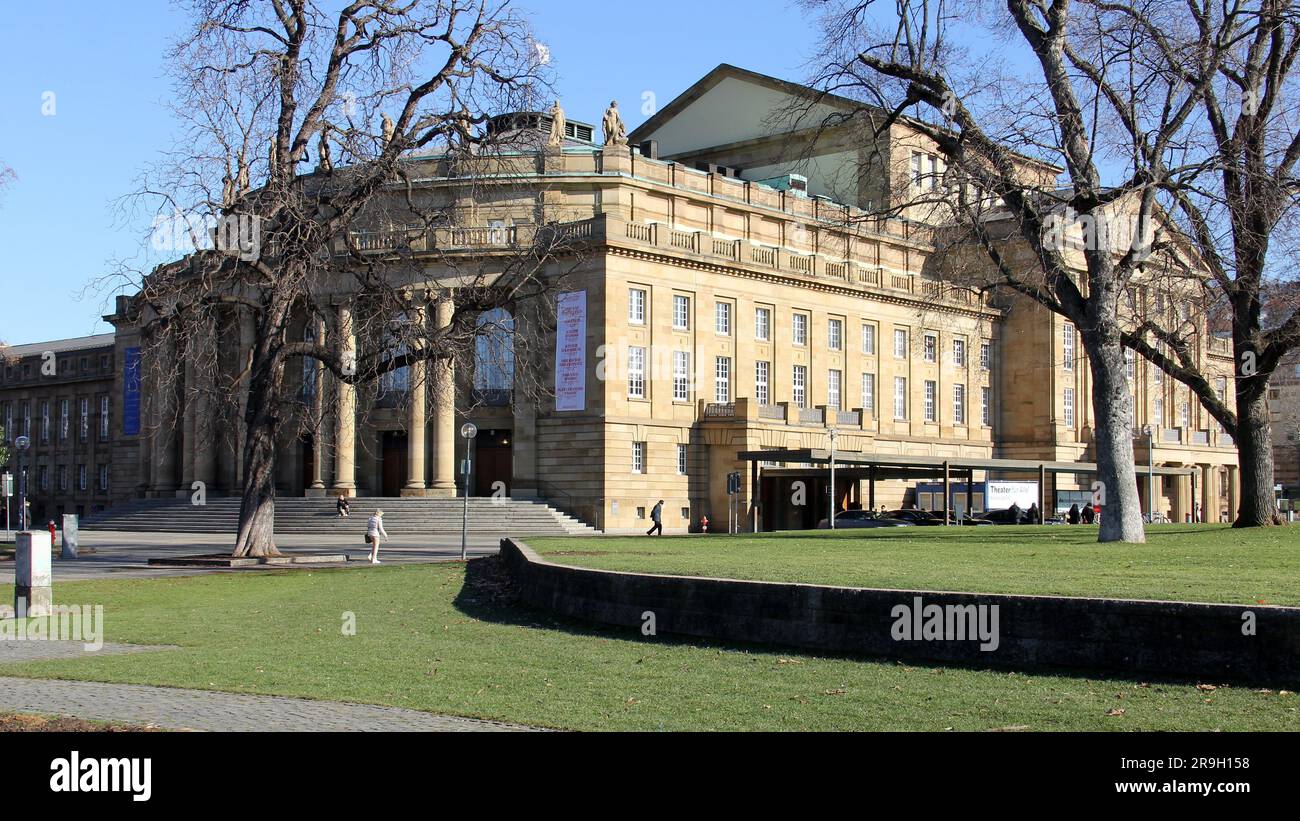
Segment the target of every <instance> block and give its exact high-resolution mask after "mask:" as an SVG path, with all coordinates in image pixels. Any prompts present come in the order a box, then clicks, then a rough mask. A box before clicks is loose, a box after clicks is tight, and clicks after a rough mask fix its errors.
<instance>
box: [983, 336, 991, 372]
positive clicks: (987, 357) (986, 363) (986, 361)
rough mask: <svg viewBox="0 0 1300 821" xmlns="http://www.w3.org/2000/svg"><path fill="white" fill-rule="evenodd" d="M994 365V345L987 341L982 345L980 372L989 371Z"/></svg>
mask: <svg viewBox="0 0 1300 821" xmlns="http://www.w3.org/2000/svg"><path fill="white" fill-rule="evenodd" d="M992 365H993V343H992V342H989V341H988V340H987V339H986V340H984V341H983V342H981V343H980V370H983V371H987V370H988V369H989V368H990V367H991V366H992Z"/></svg>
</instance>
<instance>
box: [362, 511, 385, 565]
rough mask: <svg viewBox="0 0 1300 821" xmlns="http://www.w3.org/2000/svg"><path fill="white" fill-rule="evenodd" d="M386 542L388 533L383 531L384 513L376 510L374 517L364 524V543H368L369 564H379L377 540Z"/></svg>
mask: <svg viewBox="0 0 1300 821" xmlns="http://www.w3.org/2000/svg"><path fill="white" fill-rule="evenodd" d="M381 536H382V537H383V539H384V541H388V531H386V530H384V511H382V510H376V511H375V515H374V516H371V517H370V521H369V522H367V523H366V541H367V542H369V543H370V563H371V564H379V538H380V537H381Z"/></svg>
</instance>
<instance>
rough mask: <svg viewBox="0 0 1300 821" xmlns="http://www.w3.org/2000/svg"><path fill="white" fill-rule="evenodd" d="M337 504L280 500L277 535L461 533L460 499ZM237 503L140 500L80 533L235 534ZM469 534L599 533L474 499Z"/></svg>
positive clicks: (520, 504)
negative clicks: (379, 530)
mask: <svg viewBox="0 0 1300 821" xmlns="http://www.w3.org/2000/svg"><path fill="white" fill-rule="evenodd" d="M334 502H335V500H334V499H333V498H324V499H319V498H302V497H281V498H277V499H276V500H275V531H276V532H277V533H338V534H350V535H356V534H358V533H360V532H362V531H364V530H365V527H366V520H367V519H369V518H370V515H371V514H372V513H373V512H374V511H375V509H376V508H380V509H382V510H383V511H384V529H385V530H387V531H388V532H389V534H391V535H398V534H402V535H412V534H434V535H450V534H458V533H460V531H461V513H462V511H463V509H464V504H465V501H464V500H463V499H441V498H439V499H422V498H387V497H384V498H377V497H359V498H355V499H353V500H352V515H351V516H349V517H348V518H346V519H340V518H339V517H338V516H337V515H336V514H335V511H334ZM238 524H239V499H234V498H215V499H214V498H209V499H208V500H207V504H204V505H194V504H191V502H190V499H189V498H183V499H135V500H132V501H129V502H122V503H119V504H116V505H113V506H112V507H110V508H108V509H106V510H103V511H101V512H99V513H95V514H93V515H91V516H87V517H86V518H85V519H83V520H82V522H81V528H82V529H83V530H125V531H154V532H174V533H234V532H235V530H236V529H237V527H238ZM469 532H470V533H471V534H472V535H477V536H485V535H490V536H590V535H595V534H596V533H597V531H596V530H595V529H593V528H591V527H589V526H587V525H586V524H583V523H582V522H581V521H579V520H578V519H575V518H574V517H572V516H569V515H568V514H565V513H562V512H560V511H558V510H556V509H555V508H553V507H550V506H549V505H547V504H545V503H543V502H531V501H524V500H520V499H492V498H485V497H471V498H470V500H469Z"/></svg>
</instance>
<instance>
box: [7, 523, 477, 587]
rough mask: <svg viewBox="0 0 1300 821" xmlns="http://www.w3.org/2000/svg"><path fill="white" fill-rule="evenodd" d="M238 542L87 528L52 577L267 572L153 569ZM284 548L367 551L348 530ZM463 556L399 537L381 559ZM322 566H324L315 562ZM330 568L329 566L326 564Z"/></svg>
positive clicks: (434, 539) (447, 543) (442, 542)
mask: <svg viewBox="0 0 1300 821" xmlns="http://www.w3.org/2000/svg"><path fill="white" fill-rule="evenodd" d="M499 544H500V539H498V538H496V537H491V536H470V537H469V555H470V556H471V557H474V556H487V555H490V554H493V553H496V552H497V549H498V546H499ZM234 545H235V537H234V535H233V534H224V533H128V532H124V531H108V530H83V531H82V532H81V540H80V546H81V548H82V549H83V550H84V549H86V548H91V549H93V551H94V552H90V551H87V552H84V553H82V555H81V556H80V558H78V559H76V560H75V561H63V560H61V559H59V558H57V557H56V558H55V559H54V564H53V568H52V569H53V571H54V581H55V584H57V583H58V582H60V581H74V580H78V579H102V578H151V577H163V576H191V575H195V574H198V573H248V572H253V573H257V572H263V571H265V570H268V569H271V568H268V567H264V566H260V567H252V568H197V567H150V566H149V564H148V562H149V559H150V557H153V556H189V555H199V554H203V553H229V552H230V551H231V550H232V549H233V548H234ZM276 545H277V546H278V547H279V548H280V551H281V552H293V553H296V552H303V553H340V552H342V553H346V554H348V556H349V558H350V559H358V560H360V559H365V558H366V556H368V555H369V553H370V551H369V549H368V548H367V547H366V546H365V545H364V544H362V543H361V537H360V536H349V535H344V534H333V533H329V534H321V535H311V534H306V535H292V534H281V535H277V536H276ZM459 558H460V536H459V535H438V536H420V535H404V534H403V535H398V534H394V535H393V537H392V538H391V539H390V540H389V541H387V542H385V543H384V544H382V545H381V546H380V548H379V560H380V562H382V563H384V564H411V563H422V562H434V561H449V560H453V559H459ZM316 566H317V567H320V566H321V565H316ZM324 566H326V567H328V566H331V565H324ZM348 566H350V567H369V566H370V565H369V564H367V563H365V562H363V561H356V562H353V561H349V562H348ZM13 581H14V566H13V562H11V561H6V562H0V584H13Z"/></svg>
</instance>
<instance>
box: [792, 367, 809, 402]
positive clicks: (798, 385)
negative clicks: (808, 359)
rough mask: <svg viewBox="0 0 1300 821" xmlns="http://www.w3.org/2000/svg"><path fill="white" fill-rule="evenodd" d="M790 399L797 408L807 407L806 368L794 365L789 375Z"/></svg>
mask: <svg viewBox="0 0 1300 821" xmlns="http://www.w3.org/2000/svg"><path fill="white" fill-rule="evenodd" d="M790 401H792V402H794V405H795V407H797V408H806V407H808V368H807V367H805V366H803V365H795V366H794V372H793V373H792V374H791V376H790Z"/></svg>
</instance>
